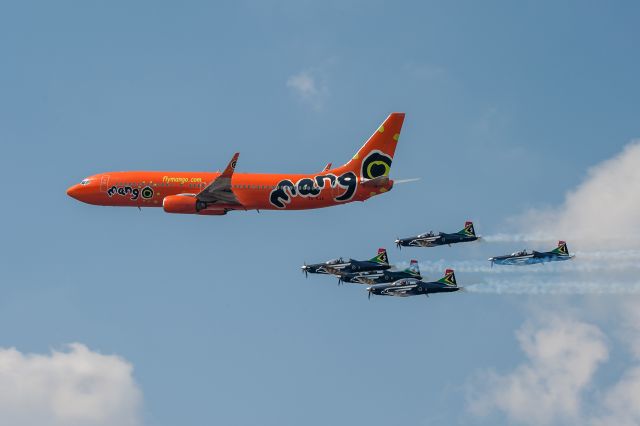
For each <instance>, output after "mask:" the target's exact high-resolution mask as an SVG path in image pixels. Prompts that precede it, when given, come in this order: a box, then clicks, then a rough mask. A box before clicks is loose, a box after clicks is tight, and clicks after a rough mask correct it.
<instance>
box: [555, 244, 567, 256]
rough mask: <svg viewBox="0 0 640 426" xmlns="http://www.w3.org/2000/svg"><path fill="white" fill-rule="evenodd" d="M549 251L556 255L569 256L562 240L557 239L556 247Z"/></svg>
mask: <svg viewBox="0 0 640 426" xmlns="http://www.w3.org/2000/svg"><path fill="white" fill-rule="evenodd" d="M551 253H553V254H557V255H558V256H569V249H568V248H567V243H566V242H564V241H558V247H556V248H555V249H553V250H551Z"/></svg>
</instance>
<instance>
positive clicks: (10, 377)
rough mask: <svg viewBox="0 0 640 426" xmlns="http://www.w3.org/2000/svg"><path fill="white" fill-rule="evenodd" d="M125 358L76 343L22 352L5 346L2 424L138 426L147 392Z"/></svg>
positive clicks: (0, 358) (0, 373) (0, 364)
mask: <svg viewBox="0 0 640 426" xmlns="http://www.w3.org/2000/svg"><path fill="white" fill-rule="evenodd" d="M132 372H133V368H132V366H131V364H129V363H128V362H127V361H125V360H124V359H122V358H120V357H118V356H114V355H102V354H100V353H97V352H93V351H91V350H90V349H88V348H87V347H86V346H84V345H82V344H79V343H74V344H71V345H69V346H68V347H67V348H66V350H65V351H52V352H51V353H50V354H46V355H40V354H23V353H21V352H19V351H18V350H16V349H14V348H9V349H4V348H0V423H1V424H6V425H12V426H61V425H64V426H76V425H77V426H80V425H82V426H136V425H139V424H141V420H140V409H141V404H142V394H141V392H140V390H139V389H138V387H137V385H136V383H135V381H134V380H133V377H132Z"/></svg>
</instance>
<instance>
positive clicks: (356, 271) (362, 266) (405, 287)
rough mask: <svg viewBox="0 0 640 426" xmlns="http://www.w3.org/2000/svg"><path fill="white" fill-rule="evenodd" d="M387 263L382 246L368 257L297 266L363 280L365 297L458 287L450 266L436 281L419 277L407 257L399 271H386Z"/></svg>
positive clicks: (340, 279) (352, 280)
mask: <svg viewBox="0 0 640 426" xmlns="http://www.w3.org/2000/svg"><path fill="white" fill-rule="evenodd" d="M390 268H391V265H389V260H388V258H387V252H386V250H385V249H383V248H380V249H378V255H377V256H375V257H373V258H372V259H369V260H353V259H348V260H344V259H342V258H338V259H334V260H329V261H327V262H324V263H316V264H311V265H307V264H306V263H305V264H304V265H303V266H302V267H301V269H302V272H303V273H304V274H305V275H307V276H308V274H327V275H334V276H337V277H338V285H339V284H341V283H343V282H348V283H354V284H367V285H368V286H369V287H367V291H368V292H369V298H371V294H377V295H381V296H417V295H420V294H424V295H427V296H428V295H429V294H430V293H448V292H452V291H458V290H459V289H460V287H458V285H457V283H456V277H455V274H454V272H453V269H447V270H446V272H445V275H444V277H443V278H441V279H439V280H438V281H422V275H420V268H419V266H418V261H417V260H415V259H412V260H411V263H410V264H409V267H408V268H406V269H405V270H403V271H390V270H389V269H390Z"/></svg>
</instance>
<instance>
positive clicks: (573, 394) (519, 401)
mask: <svg viewBox="0 0 640 426" xmlns="http://www.w3.org/2000/svg"><path fill="white" fill-rule="evenodd" d="M517 338H518V341H519V342H520V347H521V348H522V350H523V351H524V353H525V355H526V358H527V359H526V361H525V362H524V363H522V364H521V365H519V366H518V367H516V368H515V369H514V370H513V371H512V372H510V373H507V374H504V375H500V374H498V373H495V372H488V373H485V374H484V375H483V377H482V384H481V385H476V387H475V389H474V395H472V396H471V397H470V409H471V411H472V412H473V413H474V414H476V415H485V414H487V413H488V412H490V411H492V410H499V411H501V412H503V413H505V414H506V415H507V416H508V417H509V419H510V420H511V421H515V422H517V423H521V424H531V425H548V424H552V423H558V422H560V423H567V424H570V423H578V420H579V419H580V417H581V396H582V394H583V392H584V391H585V389H586V388H587V386H588V385H589V383H590V382H591V380H592V378H593V375H594V373H595V371H596V369H597V367H598V365H599V364H600V363H602V362H603V361H605V360H606V359H607V357H608V349H607V346H606V344H605V338H604V335H603V334H602V332H601V331H600V329H598V327H596V326H594V325H591V324H587V323H583V322H579V321H574V320H569V319H565V318H559V317H552V318H548V319H547V320H545V323H544V324H543V325H542V326H541V327H534V326H532V325H531V324H528V325H525V326H524V327H523V328H522V329H520V330H519V331H518V332H517Z"/></svg>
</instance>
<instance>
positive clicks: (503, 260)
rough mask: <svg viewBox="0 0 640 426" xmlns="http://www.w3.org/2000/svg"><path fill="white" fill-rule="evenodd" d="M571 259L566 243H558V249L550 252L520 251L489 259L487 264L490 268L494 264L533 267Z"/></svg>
mask: <svg viewBox="0 0 640 426" xmlns="http://www.w3.org/2000/svg"><path fill="white" fill-rule="evenodd" d="M573 258H574V256H573V255H570V254H569V250H568V249H567V243H566V242H564V241H558V247H556V248H555V249H553V250H551V251H543V252H540V251H535V250H533V251H532V252H531V253H529V252H527V251H526V250H522V251H518V252H515V253H512V254H508V255H505V256H494V257H490V258H489V262H491V266H493V264H494V263H495V264H498V265H533V264H537V263H545V262H557V261H561V260H570V259H573Z"/></svg>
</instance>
